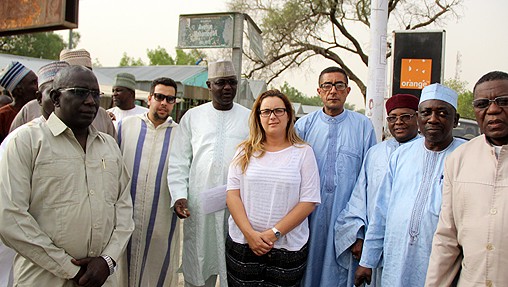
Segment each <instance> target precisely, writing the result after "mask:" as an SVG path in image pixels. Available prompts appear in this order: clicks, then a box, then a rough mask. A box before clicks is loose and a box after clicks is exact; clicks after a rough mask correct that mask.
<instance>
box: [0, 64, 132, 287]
mask: <svg viewBox="0 0 508 287" xmlns="http://www.w3.org/2000/svg"><path fill="white" fill-rule="evenodd" d="M50 97H51V100H52V101H53V103H54V106H55V109H54V112H53V113H52V114H51V115H50V116H49V118H48V120H47V121H44V122H41V123H39V124H34V125H30V126H27V127H26V128H23V129H22V130H20V131H19V132H17V134H16V136H15V137H13V138H12V139H11V141H10V142H9V144H8V145H7V148H6V150H5V153H4V157H3V159H2V160H1V161H0V237H1V239H2V241H3V242H4V243H5V244H6V245H7V246H9V247H11V248H13V249H14V250H15V251H16V252H17V253H18V254H17V255H16V257H15V260H14V285H15V286H75V285H80V286H84V285H86V286H102V285H103V284H104V285H105V286H120V285H119V283H118V281H119V280H118V279H119V278H118V277H117V276H110V275H111V274H113V273H114V272H115V268H116V265H117V264H118V262H119V259H120V257H121V255H122V254H123V253H124V251H125V247H126V246H127V242H128V240H129V238H130V236H131V233H132V231H133V229H134V222H133V220H132V201H131V196H130V193H129V190H128V186H129V174H128V172H127V169H126V168H125V165H124V164H123V160H122V155H121V153H120V149H119V148H118V145H117V144H116V141H115V140H114V139H113V138H112V137H110V136H107V135H106V134H103V133H100V132H98V131H97V130H96V129H95V128H94V127H93V126H91V123H92V121H93V119H94V118H95V115H96V113H97V109H98V108H99V97H100V91H99V84H98V82H97V79H96V77H95V75H94V74H93V72H92V71H90V70H89V69H87V68H85V67H83V66H71V67H66V68H63V69H61V70H60V71H59V72H58V73H57V74H56V76H55V78H54V82H53V89H52V91H51V93H50Z"/></svg>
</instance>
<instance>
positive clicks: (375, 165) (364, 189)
mask: <svg viewBox="0 0 508 287" xmlns="http://www.w3.org/2000/svg"><path fill="white" fill-rule="evenodd" d="M418 101H419V100H418V98H417V97H415V96H413V95H408V94H397V95H394V96H392V97H391V98H390V99H388V101H386V113H387V115H388V117H387V118H386V119H387V122H388V129H389V130H390V133H391V134H392V136H393V138H391V139H389V140H386V141H383V142H381V143H378V144H377V145H375V146H373V147H371V148H370V149H369V151H368V152H367V155H366V156H365V160H364V161H363V165H362V170H361V171H360V175H359V176H358V180H357V181H356V186H355V188H354V190H353V193H352V194H351V198H350V199H349V202H348V204H347V206H346V208H345V209H344V210H343V211H342V212H341V214H340V215H339V217H338V218H337V221H336V222H335V251H336V254H337V260H338V261H339V264H340V265H341V266H342V267H344V268H348V269H349V270H353V272H350V274H351V276H350V277H349V278H348V282H347V286H353V284H354V270H356V267H357V266H358V260H359V259H360V257H361V253H362V246H363V239H364V237H365V231H366V230H367V229H368V224H369V221H370V220H371V219H372V215H373V213H374V209H375V205H374V203H375V201H374V199H375V197H376V193H377V191H378V187H379V185H380V183H381V180H382V179H383V176H384V175H385V174H386V169H387V167H388V159H389V158H390V155H391V154H392V153H393V151H395V149H397V148H398V147H399V146H401V145H402V144H405V143H409V142H412V141H414V140H416V139H418V138H419V137H420V136H419V135H418V124H417V122H416V111H417V110H418ZM381 269H382V268H381V267H379V268H376V269H374V270H373V271H372V272H373V274H372V281H371V283H370V285H369V286H380V284H381Z"/></svg>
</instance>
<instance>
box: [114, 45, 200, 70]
mask: <svg viewBox="0 0 508 287" xmlns="http://www.w3.org/2000/svg"><path fill="white" fill-rule="evenodd" d="M146 56H147V57H148V60H149V61H150V62H149V65H150V66H158V65H195V64H196V62H197V61H198V60H199V59H203V58H206V54H205V53H203V52H201V51H199V50H196V49H193V50H190V52H188V53H186V52H185V51H183V50H181V49H176V57H175V58H173V57H171V56H170V55H169V53H168V52H167V51H166V49H165V48H162V47H160V46H158V47H157V48H155V49H153V50H151V49H147V50H146ZM144 65H145V64H144V63H143V61H142V60H141V59H140V58H138V59H137V60H136V59H134V58H131V57H129V56H128V55H127V53H123V57H122V59H120V66H144Z"/></svg>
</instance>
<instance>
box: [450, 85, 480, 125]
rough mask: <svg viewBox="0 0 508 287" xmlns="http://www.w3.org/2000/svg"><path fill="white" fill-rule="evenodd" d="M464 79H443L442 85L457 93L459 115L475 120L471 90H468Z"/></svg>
mask: <svg viewBox="0 0 508 287" xmlns="http://www.w3.org/2000/svg"><path fill="white" fill-rule="evenodd" d="M467 84H468V83H467V82H466V81H461V80H459V79H448V80H445V81H444V85H445V86H447V87H449V88H451V89H453V90H454V91H456V92H457V94H459V98H458V100H457V112H458V113H459V114H460V117H461V118H463V119H471V120H475V119H476V118H475V115H474V110H473V104H472V102H473V92H471V91H469V90H468V89H467V88H466V86H467Z"/></svg>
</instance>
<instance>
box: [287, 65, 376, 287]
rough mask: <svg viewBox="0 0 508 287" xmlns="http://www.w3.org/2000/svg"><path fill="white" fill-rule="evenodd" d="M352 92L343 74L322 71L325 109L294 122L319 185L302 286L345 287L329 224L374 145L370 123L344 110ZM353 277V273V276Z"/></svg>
mask: <svg viewBox="0 0 508 287" xmlns="http://www.w3.org/2000/svg"><path fill="white" fill-rule="evenodd" d="M350 91H351V88H350V87H348V77H347V75H346V72H345V71H344V70H342V69H340V68H338V67H330V68H326V69H325V70H323V71H322V72H321V74H320V75H319V88H318V89H317V92H318V93H319V95H320V97H321V99H322V101H323V104H324V107H323V109H322V110H319V111H316V112H313V113H310V114H308V115H306V116H305V117H303V118H301V119H300V120H298V121H297V122H296V124H295V128H296V131H297V133H298V134H299V136H300V137H301V138H302V139H304V140H305V141H306V142H308V143H309V144H310V145H311V146H312V148H313V150H314V154H315V155H316V160H317V163H318V168H319V175H320V180H321V204H320V205H318V206H317V207H316V209H315V210H314V212H313V213H312V214H311V215H310V217H309V219H310V220H309V222H310V223H309V224H310V225H309V226H310V238H309V255H308V258H307V270H306V272H305V275H304V279H303V280H302V285H303V286H319V287H326V286H332V287H337V286H345V285H346V283H347V278H348V269H346V268H343V267H341V266H340V265H339V264H338V262H337V256H336V254H335V244H334V241H335V232H334V224H335V221H336V220H337V216H338V215H339V213H340V212H341V211H342V210H343V209H344V208H345V207H346V203H347V202H348V200H349V197H350V196H351V192H352V191H353V188H354V185H355V183H356V179H357V178H358V174H359V172H360V169H361V166H362V162H363V159H364V157H365V154H366V153H367V150H368V149H369V148H370V147H371V146H373V145H374V144H376V138H375V134H374V129H373V128H372V124H371V122H370V121H369V119H368V118H367V117H365V116H363V115H361V114H359V113H356V112H353V111H349V110H345V109H344V103H345V102H346V98H347V96H348V94H349V92H350ZM353 271H354V270H353Z"/></svg>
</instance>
